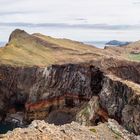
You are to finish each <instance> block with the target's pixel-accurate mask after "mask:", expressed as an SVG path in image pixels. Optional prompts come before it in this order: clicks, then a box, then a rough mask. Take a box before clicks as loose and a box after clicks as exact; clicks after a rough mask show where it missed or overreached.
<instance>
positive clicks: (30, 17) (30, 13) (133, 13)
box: [0, 0, 140, 41]
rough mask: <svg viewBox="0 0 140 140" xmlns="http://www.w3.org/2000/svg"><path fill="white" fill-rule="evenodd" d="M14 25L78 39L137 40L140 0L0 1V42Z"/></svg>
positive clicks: (31, 31)
mask: <svg viewBox="0 0 140 140" xmlns="http://www.w3.org/2000/svg"><path fill="white" fill-rule="evenodd" d="M16 28H21V29H25V30H26V31H28V32H30V33H33V32H40V33H43V34H47V35H51V36H55V37H65V38H70V39H75V40H80V41H97V40H99V41H100V40H101V41H102V40H112V39H118V40H130V41H132V40H140V0H0V41H6V40H8V37H9V34H10V33H11V31H12V30H14V29H16Z"/></svg>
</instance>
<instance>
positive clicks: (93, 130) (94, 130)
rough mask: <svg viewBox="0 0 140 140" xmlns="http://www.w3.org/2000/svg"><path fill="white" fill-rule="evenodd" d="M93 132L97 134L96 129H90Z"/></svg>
mask: <svg viewBox="0 0 140 140" xmlns="http://www.w3.org/2000/svg"><path fill="white" fill-rule="evenodd" d="M89 130H90V131H91V132H94V133H97V131H96V129H95V128H91V129H89Z"/></svg>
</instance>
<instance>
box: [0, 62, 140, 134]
mask: <svg viewBox="0 0 140 140" xmlns="http://www.w3.org/2000/svg"><path fill="white" fill-rule="evenodd" d="M107 68H108V67H107ZM107 68H106V70H105V71H104V69H102V70H100V69H99V68H97V67H95V66H92V65H88V64H65V65H52V66H50V67H47V68H41V67H28V68H27V67H11V66H5V65H3V66H1V67H0V76H1V79H0V85H1V86H0V91H1V92H0V96H1V98H0V103H1V106H0V111H1V112H6V113H3V114H1V119H3V120H4V119H5V116H7V113H10V112H11V111H12V113H13V110H14V112H15V113H16V112H18V111H21V112H24V115H25V116H24V121H25V122H31V121H32V120H35V119H45V120H46V121H48V122H50V123H55V124H65V123H70V122H71V121H73V120H77V121H78V122H80V123H81V124H84V125H97V124H98V123H99V122H105V121H107V120H108V118H114V119H115V120H117V121H118V122H119V123H120V124H122V125H123V126H124V127H125V128H126V129H127V130H129V131H131V132H134V133H135V134H140V113H139V112H140V111H139V109H140V99H139V98H140V96H139V95H140V94H139V93H140V92H139V91H138V90H137V91H136V90H135V89H133V87H132V86H131V85H129V84H127V83H126V82H125V81H123V79H122V80H121V79H117V80H116V79H114V77H113V78H112V77H111V76H109V75H106V73H107ZM130 70H131V69H130ZM131 81H133V80H131ZM57 114H59V116H58V117H57ZM54 116H56V117H54ZM60 116H62V118H63V121H62V118H61V117H60ZM53 118H54V119H53ZM64 120H65V121H64Z"/></svg>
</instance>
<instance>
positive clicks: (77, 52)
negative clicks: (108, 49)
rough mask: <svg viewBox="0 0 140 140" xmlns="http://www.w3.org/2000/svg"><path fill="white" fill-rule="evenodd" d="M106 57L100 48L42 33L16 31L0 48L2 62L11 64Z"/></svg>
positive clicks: (78, 60) (74, 60) (32, 63)
mask: <svg viewBox="0 0 140 140" xmlns="http://www.w3.org/2000/svg"><path fill="white" fill-rule="evenodd" d="M101 57H104V55H103V53H102V52H101V50H100V49H97V48H95V47H93V46H92V47H91V46H89V45H85V44H83V43H79V42H76V41H71V40H68V39H56V38H52V37H47V36H44V35H40V34H35V35H29V34H27V33H26V32H22V31H20V30H19V31H15V32H14V33H12V39H11V40H10V42H9V43H8V45H7V46H5V47H4V48H1V49H0V63H1V64H10V65H18V66H21V65H22V66H23V65H28V66H32V65H39V66H48V65H51V64H55V63H70V62H72V63H75V62H85V61H86V62H87V61H89V60H94V59H97V58H101Z"/></svg>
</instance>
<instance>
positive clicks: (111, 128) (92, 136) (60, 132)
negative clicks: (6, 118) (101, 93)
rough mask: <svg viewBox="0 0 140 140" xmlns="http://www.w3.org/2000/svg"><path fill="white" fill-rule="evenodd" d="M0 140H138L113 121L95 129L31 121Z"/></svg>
mask: <svg viewBox="0 0 140 140" xmlns="http://www.w3.org/2000/svg"><path fill="white" fill-rule="evenodd" d="M0 139H1V140H13V139H16V140H25V139H26V140H30V139H33V140H60V139H61V140H85V139H86V140H97V139H98V140H103V139H104V140H118V139H119V140H139V137H136V136H135V135H134V134H130V133H129V132H128V131H126V130H125V129H123V128H122V127H121V126H120V125H119V124H118V123H117V122H116V121H115V120H109V122H108V123H104V124H100V125H98V126H95V127H86V126H81V125H79V124H78V123H76V122H72V123H71V124H65V125H61V126H55V125H52V124H47V123H45V122H44V121H33V122H32V123H31V124H30V125H29V127H28V128H24V129H21V128H17V129H15V130H14V131H13V132H8V133H7V134H6V135H0Z"/></svg>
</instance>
